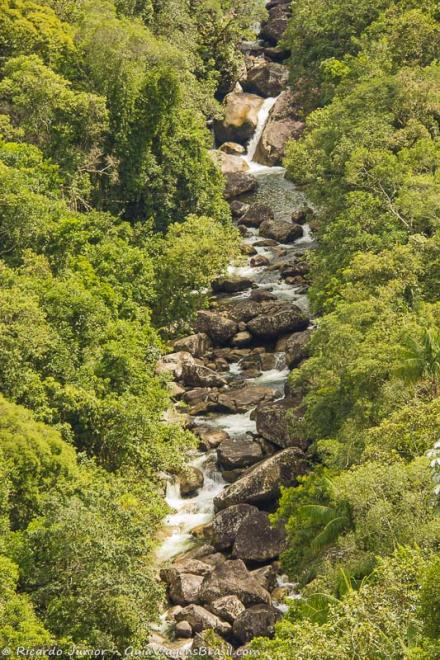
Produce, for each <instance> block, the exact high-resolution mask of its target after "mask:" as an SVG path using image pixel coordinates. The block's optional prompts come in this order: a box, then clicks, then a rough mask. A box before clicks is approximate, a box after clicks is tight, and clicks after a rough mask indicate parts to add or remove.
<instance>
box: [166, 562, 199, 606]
mask: <svg viewBox="0 0 440 660" xmlns="http://www.w3.org/2000/svg"><path fill="white" fill-rule="evenodd" d="M167 578H168V579H167V580H165V581H166V582H167V584H168V597H169V599H170V600H171V602H172V603H176V605H188V604H189V603H194V602H196V601H197V600H198V598H199V593H200V589H201V587H202V583H203V580H204V578H203V577H202V576H201V575H193V574H192V573H179V571H177V570H175V569H174V570H173V569H171V572H170V573H169V575H168V576H167ZM163 579H164V578H163Z"/></svg>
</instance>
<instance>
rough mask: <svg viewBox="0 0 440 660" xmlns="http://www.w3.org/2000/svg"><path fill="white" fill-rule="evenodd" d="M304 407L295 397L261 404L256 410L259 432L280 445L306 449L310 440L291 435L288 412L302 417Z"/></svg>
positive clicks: (266, 438)
mask: <svg viewBox="0 0 440 660" xmlns="http://www.w3.org/2000/svg"><path fill="white" fill-rule="evenodd" d="M303 412H304V411H303V409H302V408H301V406H300V405H298V401H297V400H294V399H292V400H291V399H283V400H282V401H277V402H275V403H270V404H264V405H262V406H259V407H258V408H257V411H256V422H257V433H259V435H262V436H263V438H265V440H269V442H272V443H273V444H274V445H277V446H278V447H300V448H301V449H306V447H307V446H308V442H307V441H306V440H304V439H303V438H295V437H293V436H291V433H290V431H289V421H288V417H287V415H288V413H289V414H292V415H294V416H295V417H300V416H301V415H302V413H303Z"/></svg>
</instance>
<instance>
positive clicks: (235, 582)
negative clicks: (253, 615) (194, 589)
mask: <svg viewBox="0 0 440 660" xmlns="http://www.w3.org/2000/svg"><path fill="white" fill-rule="evenodd" d="M223 596H237V598H238V599H239V600H241V602H242V603H243V605H244V606H245V607H251V606H252V605H257V604H260V603H266V604H268V605H270V603H271V598H270V594H269V593H268V592H267V591H266V590H265V589H263V587H262V586H261V585H260V584H259V583H258V581H257V580H255V578H253V577H252V575H251V574H250V573H249V571H248V570H247V568H246V566H245V564H244V563H243V562H242V561H241V559H236V560H231V561H225V562H224V563H223V564H220V565H219V566H217V567H216V569H215V571H213V572H212V573H211V575H207V576H206V577H205V578H204V579H203V585H202V588H201V591H200V594H199V598H200V602H201V603H206V604H211V603H212V602H213V601H216V600H217V599H218V598H222V597H223Z"/></svg>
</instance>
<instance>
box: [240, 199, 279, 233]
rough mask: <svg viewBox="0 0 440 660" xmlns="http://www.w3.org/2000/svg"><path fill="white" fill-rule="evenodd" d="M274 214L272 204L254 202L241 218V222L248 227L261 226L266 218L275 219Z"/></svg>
mask: <svg viewBox="0 0 440 660" xmlns="http://www.w3.org/2000/svg"><path fill="white" fill-rule="evenodd" d="M273 219H274V214H273V211H272V209H271V208H270V206H267V205H266V204H259V203H257V204H252V206H250V207H249V209H248V210H247V211H246V213H245V214H244V215H243V216H242V217H241V218H240V223H241V224H243V225H246V227H259V226H260V225H261V223H263V222H265V220H273Z"/></svg>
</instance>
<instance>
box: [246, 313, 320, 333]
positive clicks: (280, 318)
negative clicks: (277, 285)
mask: <svg viewBox="0 0 440 660" xmlns="http://www.w3.org/2000/svg"><path fill="white" fill-rule="evenodd" d="M271 309H272V311H270V310H271ZM308 325H309V319H308V318H307V316H306V315H305V314H304V312H303V311H302V310H301V309H300V308H299V307H297V306H296V305H284V306H274V307H272V308H270V307H268V308H267V312H266V313H263V314H261V315H260V316H256V317H254V318H253V319H251V320H250V321H249V322H248V326H247V327H248V330H249V331H250V332H251V333H252V334H253V335H254V337H258V338H261V339H275V338H277V337H280V336H281V335H284V334H286V333H288V332H293V331H295V330H297V331H299V330H305V329H306V328H307V326H308Z"/></svg>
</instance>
